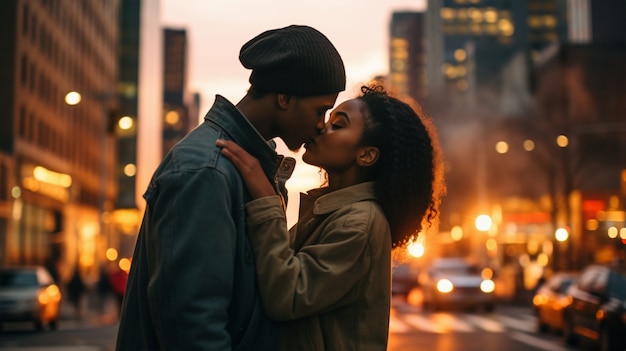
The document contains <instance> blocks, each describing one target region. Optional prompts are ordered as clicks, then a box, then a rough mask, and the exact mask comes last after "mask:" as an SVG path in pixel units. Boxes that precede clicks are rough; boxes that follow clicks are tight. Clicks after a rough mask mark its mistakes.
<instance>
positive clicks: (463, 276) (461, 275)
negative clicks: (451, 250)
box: [420, 258, 495, 311]
mask: <svg viewBox="0 0 626 351" xmlns="http://www.w3.org/2000/svg"><path fill="white" fill-rule="evenodd" d="M420 285H421V287H422V292H423V306H424V308H432V309H439V308H441V307H464V308H476V307H483V308H484V309H485V310H486V311H491V310H493V308H494V303H495V296H494V290H495V284H494V282H493V280H492V279H491V277H490V276H483V270H482V269H480V267H478V266H477V265H475V264H473V263H471V262H470V261H469V260H467V259H464V258H439V259H435V260H434V261H433V262H432V264H431V265H430V267H429V268H428V269H427V271H426V272H425V273H424V274H423V275H422V276H420Z"/></svg>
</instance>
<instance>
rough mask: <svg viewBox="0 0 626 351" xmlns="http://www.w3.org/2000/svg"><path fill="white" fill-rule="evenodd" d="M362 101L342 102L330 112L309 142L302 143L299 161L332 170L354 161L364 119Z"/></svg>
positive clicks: (349, 164)
mask: <svg viewBox="0 0 626 351" xmlns="http://www.w3.org/2000/svg"><path fill="white" fill-rule="evenodd" d="M364 108H365V106H364V103H363V102H362V101H361V100H358V99H352V100H348V101H345V102H343V103H342V104H341V105H339V106H337V108H335V109H334V110H333V111H332V112H331V113H330V117H329V119H328V121H327V122H326V125H325V126H324V129H323V130H322V132H321V134H320V135H318V136H317V137H316V138H315V139H314V140H313V141H312V142H310V143H307V144H305V145H304V148H305V149H306V152H305V153H304V155H302V160H303V161H304V162H306V163H308V164H310V165H313V166H318V167H321V168H324V169H325V170H326V172H328V173H329V174H330V173H334V172H337V171H342V170H345V169H347V168H349V167H352V166H354V165H355V164H356V159H357V153H358V151H359V146H360V145H359V141H360V140H361V135H362V134H363V128H364V120H363V114H362V113H361V110H362V109H364Z"/></svg>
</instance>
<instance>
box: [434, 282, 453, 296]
mask: <svg viewBox="0 0 626 351" xmlns="http://www.w3.org/2000/svg"><path fill="white" fill-rule="evenodd" d="M452 290H454V285H453V284H452V282H451V281H449V280H448V279H441V280H440V281H438V282H437V291H439V292H441V293H444V294H446V293H449V292H451V291H452Z"/></svg>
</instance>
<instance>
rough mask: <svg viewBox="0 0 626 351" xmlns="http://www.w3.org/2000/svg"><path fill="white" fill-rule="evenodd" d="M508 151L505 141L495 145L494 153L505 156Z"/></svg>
mask: <svg viewBox="0 0 626 351" xmlns="http://www.w3.org/2000/svg"><path fill="white" fill-rule="evenodd" d="M508 151H509V144H508V143H507V142H506V141H498V142H497V143H496V152H497V153H499V154H506V153H507V152H508Z"/></svg>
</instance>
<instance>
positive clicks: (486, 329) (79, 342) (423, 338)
mask: <svg viewBox="0 0 626 351" xmlns="http://www.w3.org/2000/svg"><path fill="white" fill-rule="evenodd" d="M393 305H394V306H393V309H392V316H391V321H390V339H389V348H388V350H389V351H414V350H429V351H433V350H436V351H502V350H507V351H575V350H579V351H592V350H593V349H594V348H593V346H592V345H586V346H584V347H583V348H580V349H576V348H568V347H566V346H564V344H563V341H562V340H561V337H560V336H559V335H556V334H547V335H546V334H541V335H540V334H538V333H537V332H536V331H535V317H534V315H533V310H532V309H531V308H530V307H529V306H520V305H508V304H505V305H499V306H497V307H496V309H495V310H494V311H493V312H489V313H487V312H482V311H459V310H441V311H437V312H431V311H428V312H424V311H422V310H421V308H420V307H418V306H415V305H411V304H409V303H407V302H406V301H405V300H404V299H402V298H394V301H393ZM117 327H118V324H117V316H115V315H114V314H113V311H111V310H108V311H106V312H105V313H104V314H102V315H97V314H95V311H91V313H88V314H87V316H86V317H85V318H83V319H82V320H74V319H72V318H71V316H66V317H65V318H64V319H63V320H61V321H60V322H59V330H57V331H49V330H45V331H43V332H37V331H34V330H33V328H32V327H31V325H30V324H19V323H14V324H9V325H7V326H6V327H5V328H4V331H3V332H2V333H0V350H1V351H61V350H63V351H113V350H114V349H115V336H116V333H117Z"/></svg>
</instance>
